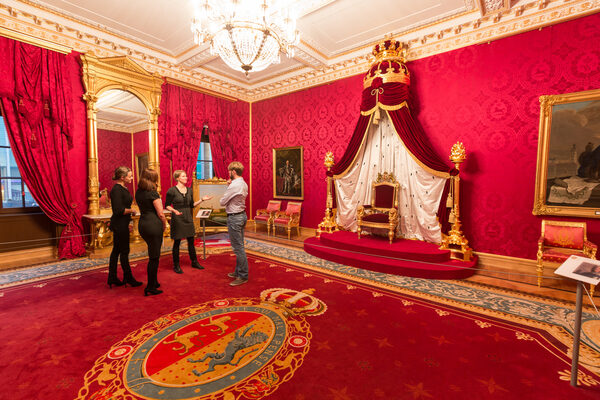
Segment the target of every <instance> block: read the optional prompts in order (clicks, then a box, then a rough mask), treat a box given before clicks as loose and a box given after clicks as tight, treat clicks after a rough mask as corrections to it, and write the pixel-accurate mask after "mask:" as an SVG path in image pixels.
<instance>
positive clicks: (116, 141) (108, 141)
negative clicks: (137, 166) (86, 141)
mask: <svg viewBox="0 0 600 400" xmlns="http://www.w3.org/2000/svg"><path fill="white" fill-rule="evenodd" d="M146 147H147V146H146ZM121 165H124V166H127V167H129V168H131V134H129V133H123V132H115V131H108V130H104V129H98V181H99V183H100V190H102V189H104V188H107V189H108V191H109V193H110V189H111V188H112V187H113V184H114V182H113V181H112V180H111V178H112V176H113V173H114V171H115V168H117V167H119V166H121ZM132 188H133V185H129V186H128V189H129V190H130V191H131V190H132Z"/></svg>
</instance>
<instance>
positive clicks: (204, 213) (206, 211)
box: [196, 208, 212, 219]
mask: <svg viewBox="0 0 600 400" xmlns="http://www.w3.org/2000/svg"><path fill="white" fill-rule="evenodd" d="M211 213H212V209H211V208H201V209H200V210H199V211H198V214H196V218H200V219H208V217H210V214H211Z"/></svg>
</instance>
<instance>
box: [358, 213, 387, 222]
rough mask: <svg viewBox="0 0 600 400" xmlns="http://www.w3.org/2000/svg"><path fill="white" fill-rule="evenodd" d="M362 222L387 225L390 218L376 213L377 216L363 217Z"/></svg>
mask: <svg viewBox="0 0 600 400" xmlns="http://www.w3.org/2000/svg"><path fill="white" fill-rule="evenodd" d="M362 220H363V221H366V222H377V223H382V224H387V223H389V222H390V216H389V215H388V214H383V213H376V214H369V215H365V216H363V218H362Z"/></svg>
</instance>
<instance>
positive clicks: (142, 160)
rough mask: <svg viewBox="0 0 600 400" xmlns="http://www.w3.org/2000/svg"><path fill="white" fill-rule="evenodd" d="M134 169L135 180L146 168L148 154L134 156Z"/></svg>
mask: <svg viewBox="0 0 600 400" xmlns="http://www.w3.org/2000/svg"><path fill="white" fill-rule="evenodd" d="M135 167H136V169H137V174H136V176H137V178H138V180H139V179H140V176H141V175H142V171H143V170H145V169H146V168H148V153H140V154H136V155H135Z"/></svg>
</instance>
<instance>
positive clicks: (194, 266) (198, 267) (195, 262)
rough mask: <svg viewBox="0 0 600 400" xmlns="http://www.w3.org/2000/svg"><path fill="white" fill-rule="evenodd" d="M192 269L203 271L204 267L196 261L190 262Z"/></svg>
mask: <svg viewBox="0 0 600 400" xmlns="http://www.w3.org/2000/svg"><path fill="white" fill-rule="evenodd" d="M192 268H196V269H204V267H203V266H202V265H200V263H199V262H198V260H194V261H192Z"/></svg>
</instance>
